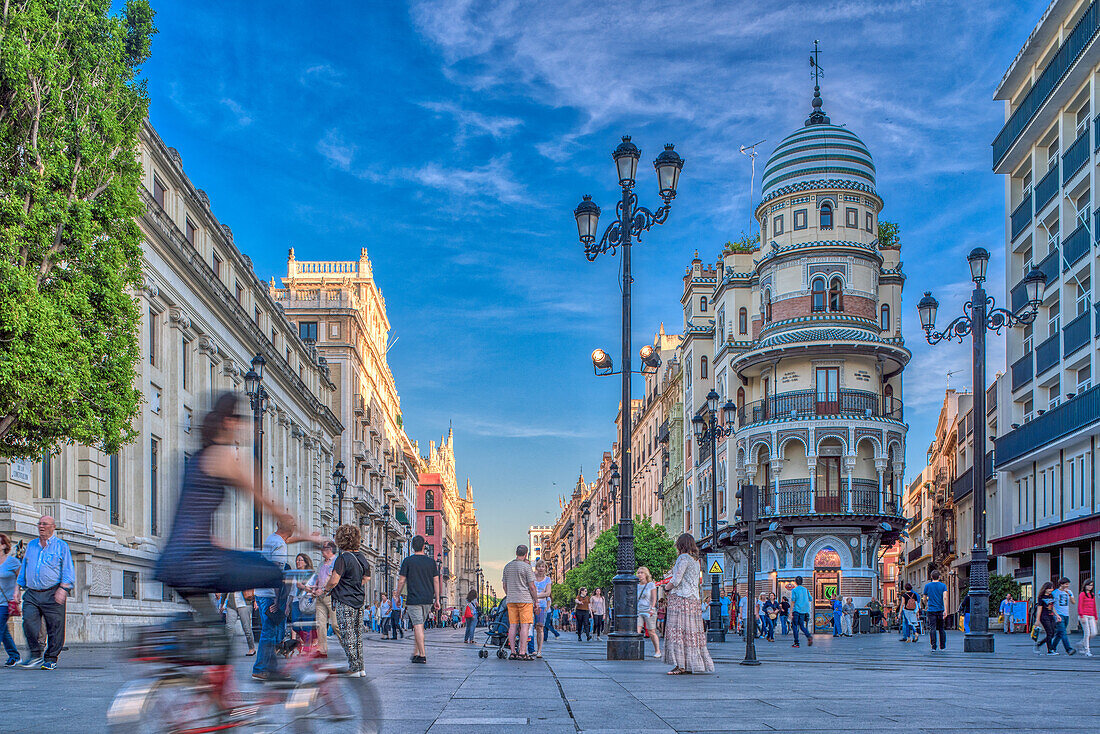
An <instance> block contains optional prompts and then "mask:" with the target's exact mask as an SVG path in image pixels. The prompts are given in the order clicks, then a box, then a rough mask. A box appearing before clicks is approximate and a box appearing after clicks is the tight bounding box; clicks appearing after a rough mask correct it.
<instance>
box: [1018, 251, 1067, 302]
mask: <svg viewBox="0 0 1100 734" xmlns="http://www.w3.org/2000/svg"><path fill="white" fill-rule="evenodd" d="M1061 266H1062V255H1061V252H1060V251H1059V247H1058V245H1057V244H1054V245H1052V246H1051V248H1050V252H1049V253H1047V256H1046V257H1044V258H1043V259H1042V260H1041V261H1040V262H1039V265H1038V268H1039V271H1040V272H1042V274H1043V275H1045V276H1047V285H1051V284H1053V283H1057V282H1058V276H1059V275H1061V272H1062V267H1061ZM1013 296H1015V293H1013ZM1024 300H1025V301H1026V300H1027V298H1026V295H1025V298H1024Z"/></svg>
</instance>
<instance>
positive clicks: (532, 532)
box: [527, 525, 554, 563]
mask: <svg viewBox="0 0 1100 734" xmlns="http://www.w3.org/2000/svg"><path fill="white" fill-rule="evenodd" d="M553 530H554V528H552V527H551V526H549V525H532V526H531V527H529V528H527V548H528V549H529V550H530V551H531V562H532V563H533V562H535V561H541V560H542V559H543V557H544V555H545V556H548V555H549V551H550V537H551V535H552V534H553Z"/></svg>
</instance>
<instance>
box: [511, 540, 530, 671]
mask: <svg viewBox="0 0 1100 734" xmlns="http://www.w3.org/2000/svg"><path fill="white" fill-rule="evenodd" d="M503 577H504V578H503V582H504V595H505V596H507V597H508V647H509V648H511V650H512V656H511V659H512V660H530V659H531V656H530V655H528V654H527V653H526V652H520V650H521V649H522V648H521V646H522V645H524V644H526V641H527V634H528V632H530V630H531V625H532V624H533V623H534V621H535V599H537V598H538V590H537V589H536V588H535V570H534V569H533V568H531V562H530V561H528V560H527V546H525V545H519V546H516V559H515V560H514V561H509V562H508V564H507V565H506V566H505V567H504V574H503ZM517 633H518V637H517Z"/></svg>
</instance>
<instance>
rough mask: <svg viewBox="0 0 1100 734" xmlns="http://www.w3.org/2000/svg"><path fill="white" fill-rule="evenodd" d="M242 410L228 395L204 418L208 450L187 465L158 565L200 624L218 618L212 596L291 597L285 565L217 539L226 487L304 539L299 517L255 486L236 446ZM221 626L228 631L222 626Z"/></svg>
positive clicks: (160, 574)
mask: <svg viewBox="0 0 1100 734" xmlns="http://www.w3.org/2000/svg"><path fill="white" fill-rule="evenodd" d="M239 411H240V405H239V399H238V397H237V396H236V395H234V394H233V393H229V392H225V393H222V394H221V395H219V396H218V397H217V399H216V400H215V401H214V405H213V407H212V408H211V410H210V412H209V413H208V414H207V415H206V416H205V418H203V422H202V429H201V436H202V450H201V451H200V452H199V453H198V454H197V455H196V456H195V457H194V458H193V459H192V460H191V461H190V462H189V463H188V465H187V469H186V471H185V473H184V478H183V488H182V489H181V491H180V497H179V504H178V505H177V506H176V514H175V520H174V522H173V523H172V531H171V534H170V535H169V536H168V542H167V543H166V544H165V547H164V552H163V553H161V556H160V559H159V560H158V561H157V567H156V572H155V578H156V579H157V580H158V581H161V582H162V583H165V584H167V585H168V586H170V587H172V588H174V589H176V590H177V591H178V592H179V593H180V595H181V596H183V597H184V598H185V599H186V600H187V601H188V602H189V603H190V604H191V606H192V607H193V608H194V609H195V611H196V612H197V615H198V622H199V623H200V624H205V623H209V622H211V621H214V620H217V619H218V614H217V611H216V609H215V607H214V605H213V603H212V601H211V599H210V596H209V595H210V594H211V593H230V592H234V591H244V590H246V589H275V590H276V592H277V597H278V601H276V602H275V603H274V604H272V607H275V606H276V605H278V604H285V599H286V596H285V594H286V590H285V588H284V584H283V569H284V567H285V566H281V565H279V564H278V563H273V562H272V561H270V560H268V559H267V558H265V557H264V556H263V555H261V554H260V553H257V552H250V551H239V550H231V549H228V548H224V547H222V546H220V545H218V544H217V543H216V542H215V541H214V537H213V520H214V514H215V513H216V512H217V510H218V508H219V506H220V505H221V503H222V500H223V499H224V497H225V488H226V487H229V488H231V489H233V490H235V491H237V492H241V493H243V494H245V495H250V496H251V497H252V498H253V499H254V500H255V501H256V504H257V505H258V506H261V507H263V508H264V509H265V510H267V511H268V512H269V513H270V514H272V515H274V516H275V519H276V522H277V525H278V529H279V531H280V533H281V534H283V537H285V538H286V542H288V543H292V542H295V541H298V540H303V538H297V537H291V534H292V532H293V530H294V529H295V528H296V527H297V522H296V521H295V519H294V518H293V517H292V516H291V515H290V513H289V512H287V510H286V509H285V508H283V507H281V506H280V505H278V504H277V503H276V502H274V501H273V500H272V499H270V498H269V497H268V496H267V494H266V493H265V492H264V491H263V487H262V486H256V485H255V484H254V482H253V479H252V475H251V474H250V472H248V471H247V470H246V469H245V467H244V466H243V465H242V464H241V462H240V460H239V458H238V455H237V450H236V443H237V440H238V439H239V438H243V436H241V434H242V432H243V431H244V430H245V427H246V425H247V424H246V421H245V416H244V415H242V414H241V413H240V412H239ZM257 596H259V594H257ZM261 612H262V613H267V610H261ZM215 628H216V629H221V630H222V631H224V628H223V627H222V625H220V624H219V625H215V626H214V627H213V628H212V629H215Z"/></svg>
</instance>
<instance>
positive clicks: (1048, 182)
mask: <svg viewBox="0 0 1100 734" xmlns="http://www.w3.org/2000/svg"><path fill="white" fill-rule="evenodd" d="M1060 186H1061V178H1059V176H1058V166H1057V165H1055V166H1054V168H1051V169H1050V170H1049V171H1048V172H1047V175H1045V176H1043V177H1042V178H1041V179H1039V185H1038V186H1036V187H1035V211H1037V212H1038V211H1041V210H1042V208H1043V207H1044V206H1046V205H1047V204H1048V203H1049V202H1050V200H1051V199H1053V198H1054V195H1055V194H1057V193H1058V189H1059V188H1060Z"/></svg>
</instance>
